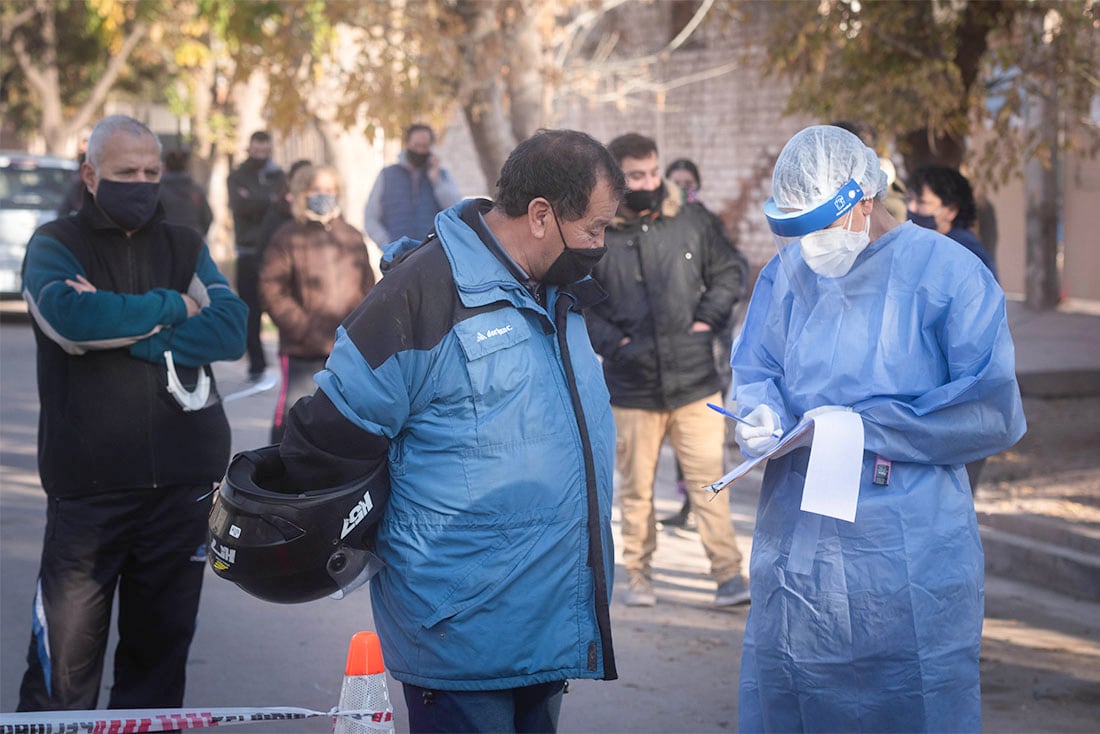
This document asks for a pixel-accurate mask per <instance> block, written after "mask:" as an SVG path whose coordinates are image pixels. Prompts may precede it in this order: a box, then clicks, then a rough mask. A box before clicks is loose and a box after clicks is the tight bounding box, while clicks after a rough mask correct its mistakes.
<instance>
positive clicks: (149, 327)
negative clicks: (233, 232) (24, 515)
mask: <svg viewBox="0 0 1100 734" xmlns="http://www.w3.org/2000/svg"><path fill="white" fill-rule="evenodd" d="M160 177H161V160H160V141H159V140H158V139H157V137H156V136H155V135H154V134H153V133H152V132H151V131H150V130H149V128H147V127H146V126H145V125H143V124H142V123H140V122H138V121H137V120H135V119H133V118H131V117H126V116H124V115H112V116H110V117H106V118H104V119H102V120H100V121H99V123H97V124H96V126H95V128H94V129H93V130H92V134H91V136H90V137H89V139H88V153H87V158H86V160H85V162H84V164H83V165H82V167H81V178H82V180H83V182H84V185H85V192H84V201H83V205H82V206H81V208H80V211H79V212H77V213H75V214H70V215H68V216H66V217H62V218H61V219H57V220H55V221H53V222H50V223H49V224H46V225H44V226H42V227H41V228H39V229H38V231H37V232H35V234H34V236H33V237H32V238H31V241H30V244H29V245H28V246H27V255H26V260H25V262H24V265H23V288H24V291H23V295H24V298H25V299H26V301H27V304H28V307H29V310H30V313H31V315H32V316H33V318H34V332H35V340H36V342H37V345H38V394H39V402H40V404H41V411H40V415H39V429H38V467H39V473H40V475H41V478H42V488H43V489H44V490H45V491H46V494H47V495H48V497H49V505H48V508H47V511H46V534H45V541H44V544H43V549H42V562H41V569H40V571H39V577H38V587H37V592H36V595H35V603H34V619H33V634H32V637H31V644H30V650H29V652H28V656H27V663H28V668H27V672H26V674H25V675H24V677H23V684H22V687H21V689H20V692H19V710H20V711H37V710H58V709H92V708H95V706H96V699H97V697H98V695H99V688H100V677H101V675H102V672H103V656H104V651H105V648H106V646H107V633H108V629H109V626H110V620H111V604H112V600H113V598H114V594H115V590H116V588H117V589H118V596H119V614H118V620H119V621H118V627H119V642H118V647H117V648H116V650H115V658H114V659H115V671H114V672H115V675H114V682H113V685H112V686H111V698H110V702H109V706H110V708H121V709H129V708H150V707H169V708H171V707H177V706H180V705H182V703H183V693H184V679H185V666H186V663H187V651H188V649H189V647H190V644H191V638H192V635H193V634H194V629H195V615H196V614H197V612H198V606H199V593H200V590H201V587H202V577H203V571H204V561H205V555H204V550H205V541H206V516H207V514H208V513H209V511H210V495H211V489H212V487H213V483H214V482H216V481H217V480H218V479H219V478H220V477H221V476H222V473H223V472H224V471H225V466H226V462H227V460H228V458H229V439H230V436H229V424H228V422H227V421H226V417H225V413H224V412H223V411H222V407H221V404H220V402H219V401H218V399H217V389H216V387H215V386H214V385H213V378H212V376H211V375H210V371H209V366H208V365H209V364H210V363H211V362H213V361H215V360H220V359H236V358H238V357H240V356H241V354H243V353H244V341H245V314H246V310H247V309H246V307H245V305H244V303H243V302H242V301H241V300H240V299H239V298H237V296H236V295H234V293H233V291H232V290H231V289H230V287H229V284H228V283H227V282H226V280H225V278H224V277H222V275H221V273H219V272H218V269H217V267H216V266H215V265H214V262H213V260H211V258H210V253H209V251H208V250H207V248H206V245H205V244H204V243H203V240H202V236H201V235H200V234H199V233H198V232H197V231H196V230H194V229H192V228H190V227H185V226H182V225H173V224H168V223H167V222H166V221H165V220H164V209H163V207H162V206H161V205H160V204H159V203H158V193H159V191H158V190H159V182H160Z"/></svg>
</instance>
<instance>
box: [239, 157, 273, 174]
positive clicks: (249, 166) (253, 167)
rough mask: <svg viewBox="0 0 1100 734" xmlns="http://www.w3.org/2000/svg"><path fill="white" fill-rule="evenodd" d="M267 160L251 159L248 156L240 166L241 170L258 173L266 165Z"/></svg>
mask: <svg viewBox="0 0 1100 734" xmlns="http://www.w3.org/2000/svg"><path fill="white" fill-rule="evenodd" d="M268 160H270V159H268V158H252V157H251V156H249V157H248V158H247V159H246V160H245V162H244V163H242V164H241V168H244V169H246V170H249V171H258V170H260V169H261V168H263V167H264V166H266V165H267V162H268Z"/></svg>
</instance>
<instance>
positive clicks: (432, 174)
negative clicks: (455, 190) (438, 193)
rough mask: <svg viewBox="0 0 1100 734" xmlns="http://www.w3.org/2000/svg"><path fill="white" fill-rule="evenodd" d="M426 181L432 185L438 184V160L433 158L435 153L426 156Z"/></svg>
mask: <svg viewBox="0 0 1100 734" xmlns="http://www.w3.org/2000/svg"><path fill="white" fill-rule="evenodd" d="M427 173H428V180H429V181H431V182H432V183H433V184H436V183H439V159H438V158H436V157H435V153H432V154H431V155H429V156H428V169H427Z"/></svg>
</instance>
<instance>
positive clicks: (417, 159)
mask: <svg viewBox="0 0 1100 734" xmlns="http://www.w3.org/2000/svg"><path fill="white" fill-rule="evenodd" d="M430 156H431V153H417V152H416V151H413V150H406V151H405V160H407V161H408V162H409V165H410V166H412V167H413V168H423V167H424V166H426V165H428V158H429V157H430Z"/></svg>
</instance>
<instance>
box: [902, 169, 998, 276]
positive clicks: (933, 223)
mask: <svg viewBox="0 0 1100 734" xmlns="http://www.w3.org/2000/svg"><path fill="white" fill-rule="evenodd" d="M909 191H910V192H911V195H910V198H909V221H911V222H913V223H914V224H919V225H920V226H922V227H925V228H927V229H934V230H936V231H937V232H939V233H940V234H944V235H947V236H948V237H950V238H951V239H953V240H955V241H956V242H958V243H959V244H960V245H962V246H963V247H965V248H966V249H968V250H970V251H971V252H973V253H974V254H975V255H977V256H978V258H979V259H980V260H981V261H982V262H983V263H985V266H986V267H987V268H989V271H990V272H991V273H993V277H994V278H996V277H997V268H996V266H995V265H994V264H993V258H992V256H990V254H989V251H988V250H986V249H985V245H983V244H982V242H981V240H979V239H978V236H977V235H976V234H974V233H973V232H972V231H971V230H970V227H971V225H973V224H974V220H975V219H976V218H977V216H978V210H977V207H976V206H975V204H974V192H973V190H972V189H971V188H970V182H969V181H967V180H966V176H964V175H962V174H961V173H959V172H958V170H956V169H954V168H951V167H949V166H936V165H926V166H921V167H920V168H918V169H917V171H916V173H914V174H913V178H912V180H910V182H909Z"/></svg>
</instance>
